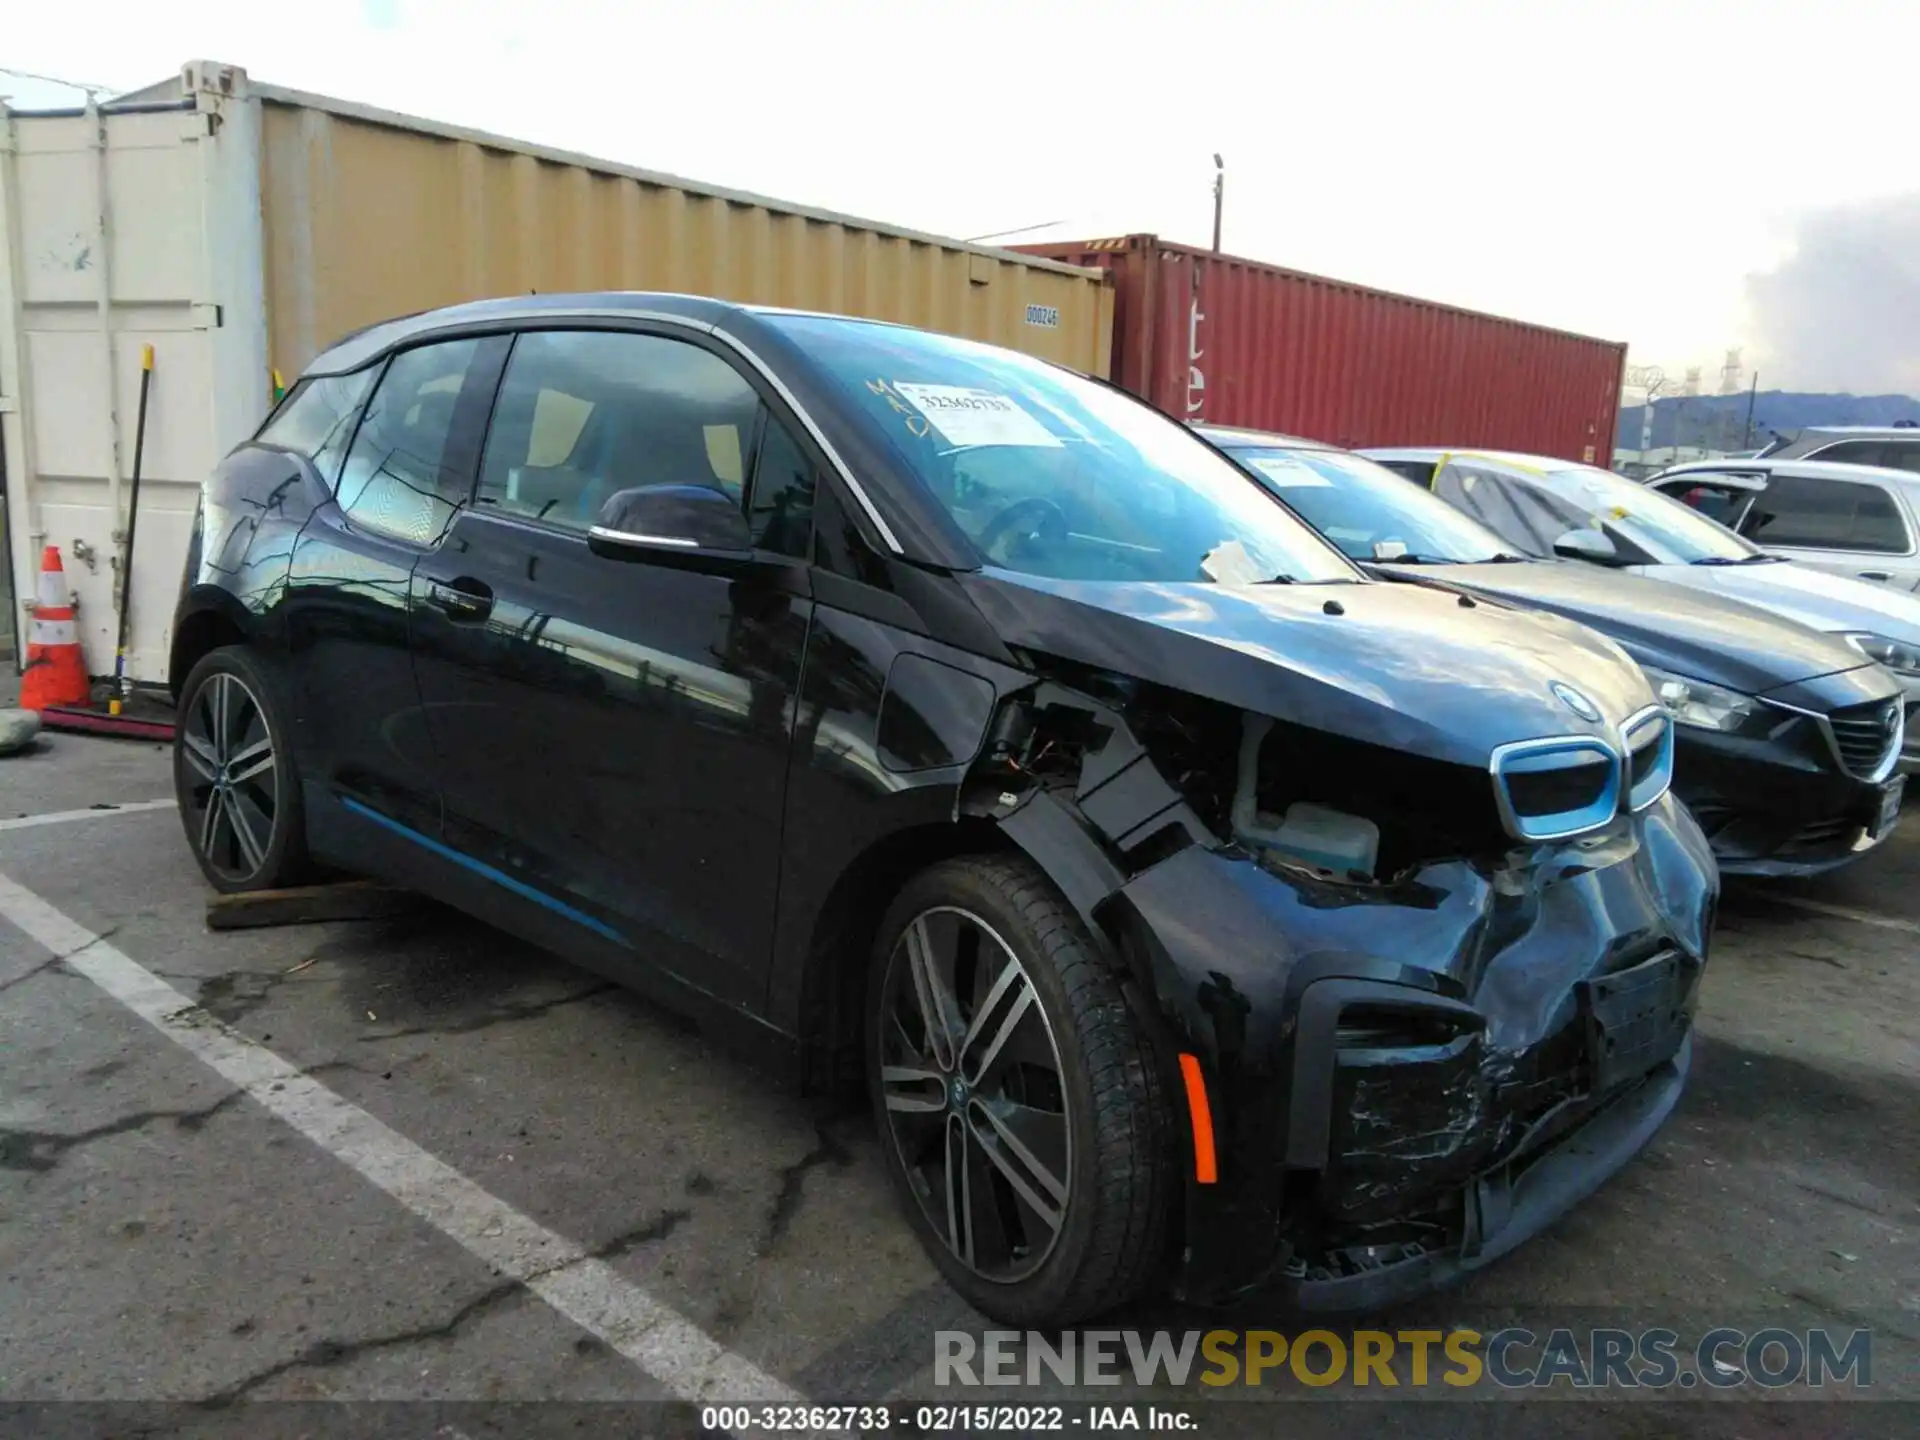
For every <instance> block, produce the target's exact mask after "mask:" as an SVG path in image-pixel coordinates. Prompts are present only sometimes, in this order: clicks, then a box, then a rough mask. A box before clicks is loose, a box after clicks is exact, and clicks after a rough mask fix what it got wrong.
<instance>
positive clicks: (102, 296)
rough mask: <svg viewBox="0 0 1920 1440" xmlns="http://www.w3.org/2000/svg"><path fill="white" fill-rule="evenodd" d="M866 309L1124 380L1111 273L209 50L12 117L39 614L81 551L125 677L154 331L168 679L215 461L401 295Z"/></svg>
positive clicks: (152, 464) (26, 483)
mask: <svg viewBox="0 0 1920 1440" xmlns="http://www.w3.org/2000/svg"><path fill="white" fill-rule="evenodd" d="M598 289H632V290H680V291H689V292H693V293H698V294H708V295H715V296H719V297H721V298H723V299H732V300H738V301H742V302H746V303H758V304H769V305H783V306H790V307H795V308H810V309H821V310H830V311H839V312H843V313H847V314H854V315H866V316H871V317H873V318H876V319H882V320H895V321H900V322H902V323H906V324H912V325H920V326H924V327H926V328H928V329H933V330H941V331H945V332H948V333H951V334H957V335H966V336H970V337H973V338H976V339H981V340H987V341H991V342H994V343H997V344H1002V345H1009V346H1013V347H1014V348H1017V349H1021V350H1026V351H1028V352H1029V353H1032V354H1035V355H1039V356H1042V357H1044V358H1046V359H1050V360H1056V361H1059V362H1061V363H1064V364H1068V365H1072V366H1074V367H1076V368H1078V369H1082V370H1086V371H1090V372H1092V373H1094V374H1098V375H1104V374H1106V373H1107V363H1108V352H1109V349H1110V345H1111V340H1112V323H1113V291H1112V289H1111V287H1110V286H1109V285H1108V283H1107V281H1106V279H1105V277H1104V275H1103V274H1102V272H1100V271H1098V270H1093V269H1088V268H1084V267H1080V266H1074V265H1068V264H1063V263H1061V262H1059V261H1053V260H1047V259H1040V258H1036V257H1033V256H1027V255H1019V254H1015V253H1013V252H1011V251H1007V250H999V249H994V248H991V247H986V246H980V245H968V244H965V243H963V242H961V241H958V240H950V239H945V238H943V237H940V236H934V235H925V234H920V233H917V232H914V231H909V230H903V229H899V228H897V227H893V226H888V225H882V224H876V223H874V222H871V221H864V220H858V219H853V218H850V217H848V216H844V215H836V214H832V213H829V212H826V211H820V210H813V209H809V208H807V207H804V206H797V205H791V204H787V203H785V202H781V201H776V200H768V199H764V198H762V197H759V196H754V195H747V194H744V193H741V192H738V191H732V190H725V189H720V188H716V187H713V186H706V185H700V184H697V183H695V182H692V181H687V180H682V179H678V178H676V177H674V176H670V175H660V174H657V173H654V172H650V171H643V170H637V169H634V168H632V167H630V166H623V165H617V164H614V163H612V162H609V161H604V160H595V159H592V158H589V157H587V156H582V155H574V154H570V153H566V152H560V151H554V150H549V149H545V148H542V147H539V146H533V145H527V144H524V143H522V142H519V141H515V140H508V139H503V138H501V137H499V136H494V135H485V134H481V133H478V132H475V131H469V130H462V129H458V128H455V127H452V126H447V125H441V124H438V123H436V122H433V121H428V120H421V119H418V118H415V117H412V116H404V115H395V114H391V113H388V112H385V111H378V110H372V109H369V108H368V107H366V106H362V105H356V104H353V103H350V102H347V101H342V100H334V99H329V98H328V97H325V96H318V95H310V94H306V93H303V92H299V91H290V90H282V89H278V88H276V87H273V86H267V85H258V84H254V83H252V82H251V81H249V80H248V78H247V76H246V74H245V72H244V71H242V70H239V69H237V68H235V67H233V66H230V65H218V64H213V63H210V62H205V61H198V62H195V63H193V64H190V65H188V66H186V67H184V69H183V70H182V72H181V76H180V78H179V80H178V81H172V82H168V83H166V84H164V85H156V86H153V87H151V88H149V89H147V90H142V91H138V92H136V93H134V94H133V95H129V96H122V97H121V98H120V99H119V100H118V101H115V102H112V103H110V104H108V105H106V106H104V107H98V108H95V107H91V106H90V107H88V108H87V109H85V110H73V111H62V112H31V113H29V112H9V111H4V110H0V439H4V448H3V449H0V458H4V468H3V469H0V486H4V488H5V491H6V518H7V525H6V531H7V540H8V549H9V550H10V552H11V554H10V561H11V564H10V568H11V572H12V577H13V581H14V597H15V598H14V601H13V603H12V604H11V605H9V606H8V609H9V610H10V611H11V614H10V615H9V617H8V619H9V621H10V623H11V626H12V628H13V629H14V631H15V633H16V634H20V633H23V632H24V629H25V623H24V622H25V618H26V614H27V607H28V606H29V605H30V604H31V602H32V597H33V596H34V594H35V591H36V588H37V571H38V569H39V562H40V552H41V548H42V547H43V546H45V545H47V544H53V545H57V546H59V547H60V550H61V552H62V555H63V556H64V558H65V562H66V570H67V578H68V581H69V582H70V585H71V588H72V589H73V590H74V591H75V592H76V593H77V595H78V598H79V604H80V609H79V621H80V636H81V644H82V646H83V648H84V650H85V655H86V662H87V668H88V670H89V672H90V673H92V674H95V675H101V674H106V673H110V672H111V671H112V669H113V660H114V646H115V640H116V634H117V624H118V620H117V611H116V605H117V602H118V591H119V585H118V575H119V568H120V557H121V554H122V549H123V542H124V538H125V530H126V516H127V514H128V503H129V498H130V497H129V490H130V482H131V475H132V465H133V454H134V438H135V437H134V424H135V417H136V413H137V405H138V399H139V385H140V364H141V355H142V351H143V349H144V347H146V346H148V345H151V346H152V347H153V349H154V369H153V379H152V389H151V398H150V405H149V413H148V418H147V429H146V442H145V450H144V458H143V464H142V480H141V491H140V520H139V525H138V526H137V530H136V538H135V549H134V556H133V566H132V575H133V578H132V586H131V603H130V611H129V615H130V624H129V643H128V659H127V671H128V674H129V675H131V676H132V677H133V678H134V679H136V680H139V681H143V682H153V683H159V682H164V681H165V680H166V678H167V655H168V649H169V646H170V643H171V628H172V620H173V606H174V602H175V599H176V598H177V595H178V591H179V584H180V577H181V570H182V566H183V564H184V561H185V548H186V542H187V538H188V536H189V534H190V531H191V526H192V520H193V511H194V506H195V503H196V501H197V498H198V488H199V485H200V483H201V481H202V480H203V479H204V478H205V477H206V475H207V474H208V472H209V471H210V470H211V469H212V468H213V466H214V465H215V464H216V463H217V461H218V459H219V457H220V456H221V455H223V454H224V453H226V451H227V450H229V449H231V448H232V447H233V446H234V445H235V444H237V443H239V442H240V441H241V440H243V439H245V438H246V437H247V436H248V435H249V434H251V433H252V431H253V430H254V428H255V427H256V426H257V425H258V423H259V421H260V419H261V417H262V415H263V414H264V413H265V411H266V409H267V407H268V405H269V404H270V403H271V398H272V384H273V377H274V375H275V374H276V373H277V374H279V375H282V376H284V377H286V378H287V379H288V380H289V381H290V380H291V379H292V378H293V377H294V376H296V375H297V374H298V373H299V371H300V370H301V369H302V368H303V367H304V366H305V365H306V364H307V362H308V361H309V360H311V359H312V358H313V356H314V355H315V354H316V353H317V352H318V351H319V350H320V349H322V348H324V347H325V346H326V345H327V344H329V343H331V342H332V341H333V340H335V339H337V338H338V337H339V336H341V335H343V334H345V333H347V332H349V331H351V330H354V329H357V328H358V327H360V326H362V325H365V324H368V323H371V322H373V321H376V320H380V319H384V318H386V317H388V316H391V315H397V314H405V313H409V312H412V311H418V310H424V309H430V308H433V307H435V306H440V305H448V304H453V303H456V302H458V301H462V300H472V299H479V298H482V297H484V296H488V295H511V294H524V293H526V292H528V291H530V290H538V291H540V292H542V293H549V292H553V291H560V290H598Z"/></svg>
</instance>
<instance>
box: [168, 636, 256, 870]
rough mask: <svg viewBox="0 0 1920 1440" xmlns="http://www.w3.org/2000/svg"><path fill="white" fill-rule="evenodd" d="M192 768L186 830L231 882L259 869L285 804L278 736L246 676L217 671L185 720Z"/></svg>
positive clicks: (186, 755) (184, 741)
mask: <svg viewBox="0 0 1920 1440" xmlns="http://www.w3.org/2000/svg"><path fill="white" fill-rule="evenodd" d="M180 754H181V758H182V759H183V760H184V761H185V762H186V769H187V772H188V785H187V787H186V790H187V793H186V795H185V796H184V797H183V798H184V800H185V802H186V806H187V810H188V826H187V833H188V834H189V835H190V836H192V837H193V840H194V844H195V845H196V847H197V848H198V849H199V851H200V854H201V855H202V856H203V857H204V858H205V859H206V862H207V864H208V865H210V866H211V867H212V868H213V869H215V870H217V871H219V872H220V874H222V875H223V876H226V877H227V878H229V879H231V880H236V881H241V880H246V879H248V878H249V877H251V876H253V875H255V874H258V873H259V871H260V870H261V869H262V867H264V866H265V864H266V861H267V852H268V851H269V850H270V849H271V847H272V845H273V837H274V824H275V821H276V819H277V817H278V815H279V809H280V782H279V774H278V770H277V768H276V767H275V765H274V759H275V757H274V745H273V734H272V731H271V730H270V729H269V728H268V726H267V716H266V711H265V710H264V709H263V708H262V707H261V704H260V699H259V697H258V696H256V695H255V694H254V693H253V691H251V690H250V689H248V688H247V685H246V682H244V681H243V680H241V679H240V678H239V677H238V676H237V675H233V674H231V673H229V672H227V671H224V670H222V671H215V672H214V674H212V675H211V676H209V677H208V678H207V683H206V684H205V685H203V686H201V687H200V689H199V691H198V692H197V693H196V694H195V695H194V697H193V701H192V703H191V704H190V705H189V706H188V707H187V713H186V715H185V716H183V717H182V720H181V725H180Z"/></svg>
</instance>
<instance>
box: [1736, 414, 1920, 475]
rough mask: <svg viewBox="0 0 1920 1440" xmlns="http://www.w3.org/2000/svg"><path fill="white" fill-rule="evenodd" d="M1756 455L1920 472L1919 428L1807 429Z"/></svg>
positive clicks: (1778, 439)
mask: <svg viewBox="0 0 1920 1440" xmlns="http://www.w3.org/2000/svg"><path fill="white" fill-rule="evenodd" d="M1757 453H1758V455H1759V457H1760V458H1762V459H1778V460H1824V461H1826V462H1827V463H1828V464H1829V465H1879V466H1885V467H1886V468H1887V469H1890V470H1912V471H1920V425H1915V424H1914V423H1913V422H1912V421H1910V420H1909V421H1902V422H1900V423H1899V424H1897V425H1809V426H1807V427H1806V428H1805V429H1803V430H1796V431H1795V432H1794V433H1793V435H1792V436H1791V437H1788V436H1784V435H1777V436H1775V437H1774V439H1773V441H1772V443H1771V444H1769V445H1766V446H1763V447H1762V448H1761V449H1760V450H1759V451H1758V452H1757Z"/></svg>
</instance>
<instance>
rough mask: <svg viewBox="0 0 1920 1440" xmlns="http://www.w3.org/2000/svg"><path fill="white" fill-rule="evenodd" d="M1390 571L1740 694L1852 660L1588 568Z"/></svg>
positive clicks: (1739, 615)
mask: <svg viewBox="0 0 1920 1440" xmlns="http://www.w3.org/2000/svg"><path fill="white" fill-rule="evenodd" d="M1381 568H1382V569H1385V570H1393V568H1394V567H1391V566H1383V567H1381ZM1395 573H1397V574H1400V575H1403V576H1405V577H1406V578H1408V579H1420V580H1433V581H1436V582H1438V583H1440V584H1443V585H1458V586H1460V587H1461V588H1462V589H1466V590H1471V591H1473V592H1474V593H1475V594H1479V595H1497V596H1500V597H1502V598H1504V599H1507V600H1511V601H1513V602H1514V603H1515V604H1517V605H1525V606H1528V607H1530V608H1533V609H1537V610H1550V611H1552V612H1553V613H1554V614H1556V615H1564V616H1565V617H1566V618H1567V619H1569V620H1577V621H1579V622H1580V623H1581V624H1583V625H1590V626H1592V627H1593V628H1594V629H1595V630H1598V631H1600V632H1601V633H1602V634H1603V635H1607V636H1609V637H1611V638H1612V639H1614V640H1617V641H1619V642H1620V644H1621V645H1622V646H1623V647H1624V648H1625V649H1626V651H1627V653H1628V654H1630V655H1632V656H1633V658H1634V659H1636V660H1638V661H1639V662H1640V663H1641V664H1643V665H1654V666H1658V667H1659V668H1660V669H1662V670H1671V671H1673V672H1674V674H1676V675H1684V676H1687V677H1688V678H1689V679H1693V680H1704V681H1706V682H1707V683H1708V684H1711V685H1725V686H1727V687H1728V688H1729V689H1733V690H1738V691H1740V692H1742V693H1743V694H1747V695H1763V694H1765V693H1766V692H1767V691H1769V690H1777V689H1779V688H1780V687H1781V686H1783V685H1792V684H1796V683H1797V682H1799V681H1803V680H1809V679H1811V678H1813V677H1814V676H1816V675H1831V674H1833V673H1835V672H1836V671H1841V670H1854V669H1858V668H1859V667H1860V665H1861V663H1862V657H1861V655H1860V652H1859V651H1857V650H1855V649H1854V648H1853V647H1852V646H1851V645H1848V644H1847V643H1846V642H1845V641H1843V640H1838V639H1835V638H1834V637H1833V636H1831V635H1824V634H1822V633H1820V632H1819V631H1817V630H1811V629H1809V628H1807V627H1806V626H1805V625H1801V624H1799V623H1798V622H1796V621H1792V620H1788V619H1786V618H1784V617H1782V616H1779V615H1775V614H1772V613H1771V612H1769V611H1766V610H1762V609H1760V608H1758V607H1757V606H1754V605H1749V604H1747V603H1745V602H1744V601H1740V600H1734V599H1732V598H1730V597H1727V596H1720V595H1711V594H1707V593H1705V592H1703V591H1700V590H1695V589H1693V588H1691V587H1690V586H1686V585H1673V584H1669V583H1668V582H1666V581H1664V580H1650V579H1647V578H1645V577H1643V576H1639V575H1627V574H1623V573H1622V572H1621V571H1618V570H1609V569H1605V568H1603V567H1601V566H1598V565H1585V564H1572V563H1561V562H1558V561H1553V560H1538V561H1529V562H1527V563H1525V564H1501V565H1448V566H1445V567H1444V568H1432V567H1422V568H1420V569H1418V570H1413V569H1401V570H1398V571H1395Z"/></svg>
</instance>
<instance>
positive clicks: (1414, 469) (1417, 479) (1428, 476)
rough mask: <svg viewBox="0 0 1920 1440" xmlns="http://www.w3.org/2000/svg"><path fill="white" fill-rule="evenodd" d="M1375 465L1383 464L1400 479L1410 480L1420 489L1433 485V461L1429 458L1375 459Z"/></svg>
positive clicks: (1429, 487)
mask: <svg viewBox="0 0 1920 1440" xmlns="http://www.w3.org/2000/svg"><path fill="white" fill-rule="evenodd" d="M1374 463H1375V464H1376V465H1384V466H1386V468H1387V469H1389V470H1391V471H1392V472H1393V473H1394V474H1396V475H1398V476H1399V477H1400V478H1401V479H1402V480H1411V481H1412V482H1413V483H1414V484H1416V485H1418V486H1419V487H1420V488H1421V489H1422V490H1427V489H1431V488H1432V486H1433V462H1432V461H1430V460H1376V461H1375V462H1374Z"/></svg>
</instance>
